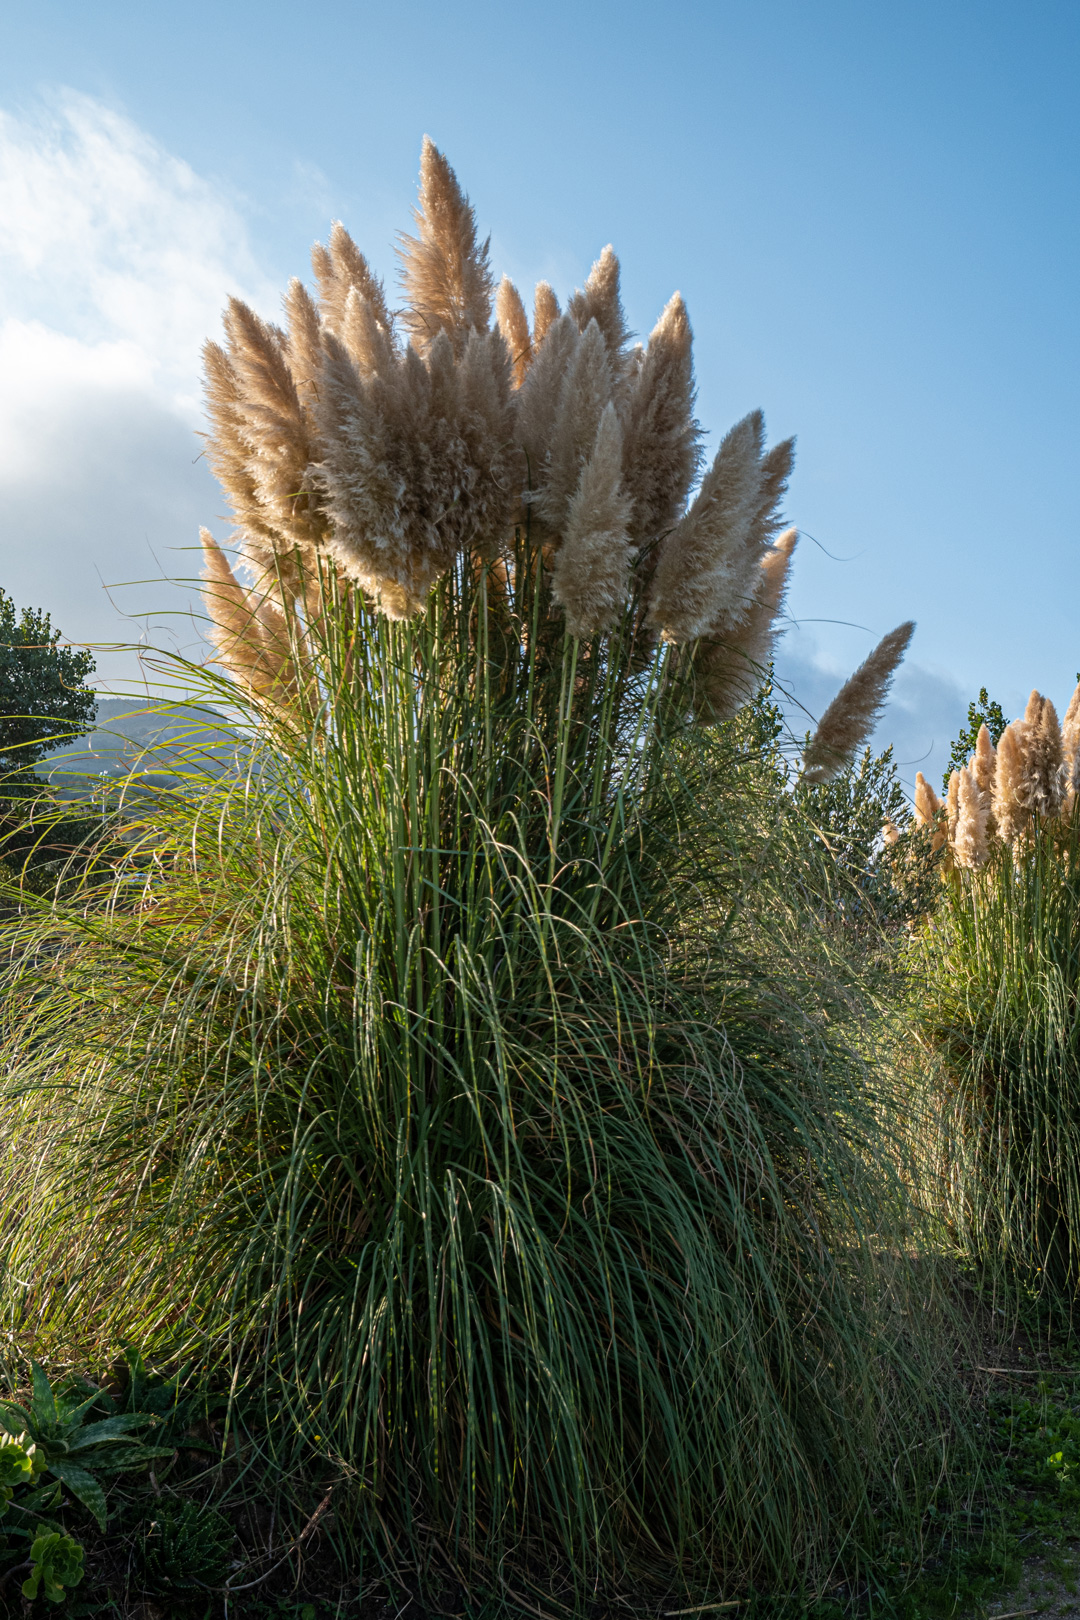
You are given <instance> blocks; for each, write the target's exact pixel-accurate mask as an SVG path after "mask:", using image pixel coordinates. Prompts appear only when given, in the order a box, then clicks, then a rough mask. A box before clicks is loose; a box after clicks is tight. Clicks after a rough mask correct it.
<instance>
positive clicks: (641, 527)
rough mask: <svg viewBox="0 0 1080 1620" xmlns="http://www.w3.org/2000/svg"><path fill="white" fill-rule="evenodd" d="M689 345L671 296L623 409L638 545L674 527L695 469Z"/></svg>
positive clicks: (677, 300) (685, 323) (677, 301)
mask: <svg viewBox="0 0 1080 1620" xmlns="http://www.w3.org/2000/svg"><path fill="white" fill-rule="evenodd" d="M693 342H694V335H693V332H692V331H691V329H690V319H689V316H688V315H687V313H686V305H685V304H684V303H683V301H682V298H681V297H680V295H679V294H678V293H676V294H675V295H674V297H673V298H672V299H671V300H670V302H669V303H668V305H667V307H666V308H665V310H664V312H663V314H662V315H661V316H660V319H659V320H658V321H657V323H656V325H655V326H654V327H653V330H652V332H651V333H650V335H649V346H648V348H647V350H646V351H645V356H644V359H643V361H642V363H641V366H640V369H639V371H638V374H637V376H636V378H635V379H634V383H633V387H632V389H631V392H630V397H629V401H628V404H627V409H626V457H625V463H626V475H625V476H626V487H627V489H628V490H629V492H630V494H631V496H632V497H633V501H634V515H633V519H632V532H633V535H634V538H635V540H637V541H638V543H639V544H642V545H645V544H648V543H649V542H650V541H654V540H656V539H658V538H659V537H660V536H661V535H663V534H665V533H666V532H667V531H668V530H669V529H670V528H672V526H673V525H674V524H675V522H676V521H677V519H678V516H679V513H680V512H681V511H682V508H683V505H684V503H685V501H686V497H687V495H688V494H689V491H690V486H691V485H692V483H693V481H694V476H695V474H696V472H697V469H698V461H699V455H700V451H699V442H700V438H701V433H700V429H699V428H698V424H697V422H696V421H695V419H694V394H695V389H694V362H693ZM654 561H655V559H654Z"/></svg>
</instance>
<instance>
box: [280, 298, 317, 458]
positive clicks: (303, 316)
mask: <svg viewBox="0 0 1080 1620" xmlns="http://www.w3.org/2000/svg"><path fill="white" fill-rule="evenodd" d="M284 304H285V317H286V331H287V334H288V336H287V338H286V343H285V363H286V365H287V366H288V368H289V371H290V372H291V374H292V379H293V382H294V383H295V385H296V393H297V397H298V399H299V400H300V405H301V409H302V410H303V411H304V419H305V422H306V423H307V425H308V428H309V431H310V428H311V427H312V425H313V424H312V422H311V418H310V414H309V407H310V404H311V402H312V400H313V399H314V398H315V396H316V395H317V394H318V391H319V372H320V370H321V369H322V339H321V337H320V334H319V312H318V310H317V309H316V307H315V302H314V300H313V298H312V297H311V294H310V293H309V292H308V290H307V288H306V287H305V286H304V283H303V282H302V281H301V280H299V278H298V277H297V276H294V277H293V278H292V280H291V281H290V282H289V286H288V289H287V291H286V293H285V298H284Z"/></svg>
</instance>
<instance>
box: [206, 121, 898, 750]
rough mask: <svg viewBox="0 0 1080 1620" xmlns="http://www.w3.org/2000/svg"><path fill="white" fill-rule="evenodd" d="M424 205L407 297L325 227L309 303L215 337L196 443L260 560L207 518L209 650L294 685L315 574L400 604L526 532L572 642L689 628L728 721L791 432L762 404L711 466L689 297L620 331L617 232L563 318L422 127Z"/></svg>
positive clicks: (708, 701) (684, 641)
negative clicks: (287, 625)
mask: <svg viewBox="0 0 1080 1620" xmlns="http://www.w3.org/2000/svg"><path fill="white" fill-rule="evenodd" d="M414 217H415V222H416V223H415V234H414V235H412V236H404V237H403V238H402V245H401V249H400V256H401V261H402V283H403V289H404V294H405V301H404V307H403V308H402V309H400V310H397V311H393V310H391V308H390V306H389V304H388V302H387V298H386V294H385V292H384V289H383V287H382V285H381V283H380V282H379V280H378V279H377V277H376V276H375V275H374V274H373V272H372V270H371V268H370V266H369V264H368V263H367V260H366V259H365V258H364V256H363V254H362V253H361V252H360V250H359V249H358V248H357V246H356V244H355V243H354V242H353V240H352V238H351V237H350V236H349V234H348V232H347V231H346V230H345V228H344V226H342V225H341V224H336V225H334V227H333V229H332V231H331V234H330V240H329V243H328V245H327V246H325V247H324V246H322V245H321V244H319V245H317V246H316V247H315V249H314V251H313V268H314V273H315V280H316V283H317V289H318V295H317V297H314V298H313V297H312V296H311V295H310V294H309V292H308V291H307V290H306V288H305V287H304V286H303V285H302V284H301V282H299V281H298V280H294V281H293V282H292V283H291V284H290V286H289V289H288V292H287V293H286V295H285V300H284V304H285V317H286V318H285V322H284V325H282V326H278V325H275V324H273V323H271V322H268V321H265V320H262V319H260V317H259V316H257V315H256V314H254V313H253V311H251V310H250V309H249V308H247V306H246V305H244V304H242V303H240V302H239V301H238V300H233V301H232V302H231V303H230V305H229V308H228V310H227V312H226V315H225V342H224V343H223V344H217V343H208V344H207V346H206V375H207V397H208V406H209V415H210V419H211V424H212V431H211V433H210V435H209V442H208V454H209V458H210V461H211V465H212V466H213V468H214V471H215V473H216V474H217V476H218V478H219V479H220V481H221V483H222V485H223V486H224V489H225V491H226V494H227V496H228V499H229V503H230V505H231V508H232V511H233V514H234V517H235V521H236V525H237V531H238V532H237V535H236V536H235V543H236V544H237V545H238V547H239V549H240V553H241V557H242V559H243V562H244V563H245V565H246V566H247V568H248V569H249V570H250V571H251V573H252V574H253V575H254V584H253V586H252V587H251V588H248V587H245V586H243V585H241V584H240V583H239V582H238V581H237V579H236V577H235V575H233V574H232V572H231V570H230V568H229V565H228V562H227V560H226V558H225V556H224V554H223V553H222V552H221V551H220V550H219V549H218V548H217V547H216V546H215V544H214V542H213V541H212V540H211V539H210V537H209V536H204V545H205V547H206V554H207V574H206V578H207V593H206V595H207V601H208V606H209V611H210V614H211V617H212V619H213V623H214V631H213V635H214V640H215V643H216V646H217V649H218V653H219V657H220V661H221V662H222V663H223V664H225V665H226V667H227V668H228V669H229V670H230V671H231V673H232V674H233V675H234V676H235V677H236V678H237V679H239V680H240V681H242V682H243V683H245V684H246V685H248V686H250V687H252V689H253V690H255V691H257V692H258V693H260V694H261V695H266V694H267V693H268V692H277V693H278V694H279V695H281V696H283V697H284V698H285V699H287V690H286V689H287V688H289V687H290V683H291V686H292V687H295V686H296V683H297V680H298V676H297V672H296V670H295V668H293V667H292V666H291V665H290V664H289V662H288V660H287V659H285V660H284V661H283V662H279V661H278V660H279V654H280V653H281V651H282V646H281V629H282V626H281V623H280V622H279V620H280V619H281V616H282V615H284V616H285V617H286V618H288V617H289V615H290V613H291V610H292V609H293V608H294V607H295V605H296V604H298V603H299V604H301V607H302V610H303V613H309V612H312V611H316V610H317V603H314V604H313V602H312V599H311V588H312V581H314V580H317V579H318V577H319V576H320V574H321V573H323V572H324V571H325V569H326V568H328V567H329V568H331V569H333V570H335V571H336V572H337V574H338V577H339V579H341V580H343V581H347V582H351V583H352V584H354V585H356V586H359V587H360V588H361V590H362V591H363V592H364V593H365V596H366V598H367V599H368V600H369V601H370V602H371V603H372V604H373V605H374V606H375V607H376V608H377V609H379V610H381V611H382V612H384V613H385V614H387V615H388V616H390V617H392V618H404V617H407V616H409V615H411V614H413V613H415V612H417V611H418V610H419V609H420V608H422V607H423V605H424V602H425V600H426V598H427V596H428V593H429V591H430V590H431V588H432V586H433V584H434V583H435V582H436V581H437V580H438V579H439V578H440V576H441V575H443V574H445V573H446V572H447V570H449V569H451V568H452V567H453V566H454V565H455V563H456V561H457V560H458V559H460V558H463V557H464V558H468V559H472V560H480V561H484V560H487V561H489V562H491V563H493V564H494V565H496V566H497V567H501V568H502V569H504V570H505V569H506V568H507V566H508V564H509V566H510V567H512V557H513V555H514V536H515V533H516V534H518V535H519V536H520V535H521V534H522V533H523V532H526V533H527V535H528V539H529V542H530V544H531V545H533V546H535V547H537V548H539V549H540V550H541V551H542V554H543V557H544V560H545V566H546V569H547V571H548V577H549V580H550V587H551V597H552V599H553V602H554V603H555V604H557V607H558V608H559V609H561V610H562V613H563V615H564V618H565V626H566V630H567V632H568V633H569V634H571V635H573V636H577V637H580V638H583V639H589V638H592V637H595V636H597V635H602V634H604V633H606V632H608V631H610V630H611V629H613V628H614V627H615V626H616V625H617V624H619V623H621V622H624V620H625V619H626V617H627V615H629V618H630V622H631V623H632V625H633V627H634V632H635V635H636V636H637V637H639V638H641V639H643V640H644V641H645V642H646V644H650V643H655V642H656V641H657V639H658V638H661V637H662V638H664V639H665V640H667V641H669V642H673V643H675V644H676V645H677V647H678V648H679V653H678V655H677V658H678V665H679V668H680V670H681V671H682V673H683V674H684V675H686V676H688V677H689V683H688V684H689V690H690V693H691V697H690V707H691V709H692V711H693V713H694V714H695V716H696V717H697V718H698V719H699V720H702V721H706V722H712V721H717V720H721V719H724V718H726V717H728V716H729V715H731V714H733V713H734V712H735V711H736V710H737V709H738V708H740V707H741V706H742V704H743V703H745V702H746V701H747V699H748V698H749V697H751V696H752V695H753V694H754V692H755V691H756V690H757V688H758V686H759V685H760V681H761V678H762V675H763V673H764V672H765V671H766V670H767V668H768V665H769V663H770V660H771V657H772V653H773V647H774V643H775V640H776V636H777V633H778V621H779V617H780V613H781V608H782V604H783V599H784V592H785V588H786V584H787V577H788V571H789V567H790V563H791V557H792V553H793V551H794V547H795V542H796V538H797V535H796V531H795V530H794V529H788V530H787V531H786V533H783V534H781V533H780V529H781V527H782V524H781V520H780V517H779V515H778V514H779V507H780V503H781V501H782V499H783V496H784V492H785V489H786V486H787V481H788V478H789V475H790V473H791V468H792V461H793V441H791V440H785V441H784V442H783V443H781V444H777V445H774V446H773V447H772V448H771V449H767V448H766V443H765V425H764V421H763V418H762V415H761V413H760V411H754V412H751V414H750V415H748V416H747V417H745V418H744V419H743V420H742V421H741V422H739V423H737V424H736V426H735V427H734V428H732V430H731V431H730V433H728V434H727V436H726V437H725V438H724V440H723V443H722V444H721V446H720V449H719V451H718V453H717V455H716V457H715V459H714V460H713V462H712V465H711V466H709V467H708V468H707V469H705V470H704V473H703V476H702V465H701V460H702V458H701V448H700V444H701V431H700V428H699V426H698V423H697V421H696V419H695V417H694V401H695V386H694V375H693V362H692V353H691V346H692V334H691V330H690V322H689V319H688V316H687V312H686V307H685V305H684V304H683V301H682V298H681V297H680V296H679V294H678V293H676V294H675V295H674V297H673V298H672V299H671V301H670V302H669V303H668V305H667V307H666V308H665V310H664V311H663V313H662V315H661V316H660V319H659V321H658V322H657V324H656V326H655V328H654V329H653V331H652V333H651V334H650V336H649V339H648V342H647V344H645V345H641V344H634V343H633V342H632V338H631V333H630V332H629V330H628V327H627V324H626V320H625V317H624V314H623V308H622V303H621V299H620V293H619V263H618V260H617V259H616V257H615V254H614V253H613V252H612V250H611V248H610V247H609V248H605V250H604V252H603V253H602V254H601V256H600V258H599V260H598V261H597V263H596V264H595V265H594V266H593V269H592V272H591V273H590V275H589V277H588V279H587V281H586V283H585V285H584V287H583V288H581V289H580V290H579V291H577V292H575V293H574V295H573V296H572V297H571V298H570V299H569V301H568V303H567V307H566V309H565V311H564V310H562V309H561V308H560V305H559V301H558V299H557V298H556V296H555V293H554V292H553V291H552V289H551V287H550V286H548V285H547V283H546V282H541V283H540V285H539V286H538V287H537V289H536V295H535V300H534V307H533V315H532V319H531V321H530V319H529V316H528V315H527V313H526V310H525V306H524V304H523V302H522V299H521V296H520V294H519V293H518V291H517V289H516V288H515V287H514V285H513V284H512V283H511V282H510V281H509V280H507V279H505V278H504V279H503V281H502V282H501V284H500V285H499V286H498V288H497V289H496V288H495V286H494V278H493V276H492V274H491V270H490V266H489V260H488V245H487V243H486V242H481V241H480V239H479V235H478V232H477V227H476V220H475V216H474V213H473V210H472V207H471V206H470V204H469V201H468V198H467V197H466V196H465V195H464V193H463V192H462V190H461V188H460V186H459V184H458V182H457V179H456V177H455V175H454V173H453V170H452V169H451V168H450V166H449V164H448V163H447V162H446V159H445V158H444V157H443V156H442V154H441V153H439V152H438V151H437V150H436V148H435V147H434V146H433V145H432V143H431V142H430V141H428V140H425V142H424V147H423V155H422V159H421V172H420V195H419V206H418V207H417V209H416V210H415V216H414ZM695 486H696V488H695ZM879 651H880V649H879ZM864 667H865V666H864ZM864 684H865V683H864ZM868 690H869V689H868ZM868 701H870V700H869V699H868V698H867V697H866V695H865V694H864V697H863V700H862V702H863V709H864V710H865V711H866V712H869V710H868V709H867V702H868ZM870 708H871V709H872V708H873V701H870ZM831 712H832V711H831V710H830V714H831ZM821 746H822V749H823V750H826V752H827V749H828V746H829V745H828V741H827V739H825V740H823V742H822V745H821ZM821 758H822V760H824V759H825V753H822V756H821ZM820 763H821V761H819V764H820Z"/></svg>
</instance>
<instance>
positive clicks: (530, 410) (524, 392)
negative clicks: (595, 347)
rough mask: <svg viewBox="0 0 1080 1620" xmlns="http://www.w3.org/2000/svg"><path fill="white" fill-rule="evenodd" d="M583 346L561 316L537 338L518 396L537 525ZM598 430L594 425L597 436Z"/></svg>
mask: <svg viewBox="0 0 1080 1620" xmlns="http://www.w3.org/2000/svg"><path fill="white" fill-rule="evenodd" d="M580 343H581V336H580V334H579V332H578V329H577V327H576V326H575V325H574V322H573V321H572V319H571V318H570V316H569V315H560V316H559V317H558V318H557V319H556V320H555V321H553V322H552V324H551V326H550V327H549V328H548V330H547V332H546V334H545V336H544V338H543V340H542V341H540V340H539V339H537V341H536V345H535V347H534V349H533V360H532V364H531V365H530V367H529V370H528V373H527V375H526V377H525V381H524V382H523V383H522V385H521V387H520V389H519V390H518V394H517V400H516V404H517V438H518V442H519V444H520V445H521V447H522V451H523V453H524V455H525V458H526V471H525V481H526V482H525V488H526V499H527V504H528V505H529V507H530V509H531V511H532V512H533V514H534V516H535V517H536V520H537V522H539V514H538V512H537V506H538V504H539V502H540V500H541V498H542V495H543V491H544V486H545V484H546V482H547V479H548V475H549V472H550V468H551V443H552V439H553V437H554V433H555V419H556V417H557V416H558V414H559V402H560V400H561V398H562V391H563V383H564V381H565V379H566V374H567V370H568V368H569V366H570V363H571V361H572V360H573V358H574V355H575V353H576V351H577V348H578V345H579V344H580ZM604 403H605V404H606V403H607V402H606V400H605V401H604ZM597 422H599V413H598V414H597ZM595 431H596V430H595V426H594V429H593V432H594V435H595Z"/></svg>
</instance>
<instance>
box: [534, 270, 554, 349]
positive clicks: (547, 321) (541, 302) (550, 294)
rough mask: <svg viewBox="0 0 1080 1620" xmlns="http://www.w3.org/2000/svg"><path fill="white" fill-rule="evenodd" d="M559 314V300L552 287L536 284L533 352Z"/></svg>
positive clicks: (540, 282)
mask: <svg viewBox="0 0 1080 1620" xmlns="http://www.w3.org/2000/svg"><path fill="white" fill-rule="evenodd" d="M559 314H560V310H559V300H558V299H557V298H556V296H555V293H554V291H553V289H552V287H551V286H550V285H549V283H548V282H546V281H538V282H537V283H536V293H535V295H534V298H533V352H534V353H535V352H536V350H537V349H538V348H539V347H540V345H541V343H543V341H544V339H545V338H546V337H547V335H548V332H549V331H550V330H551V328H552V327H553V326H554V324H555V322H556V321H557V320H558V318H559Z"/></svg>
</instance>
